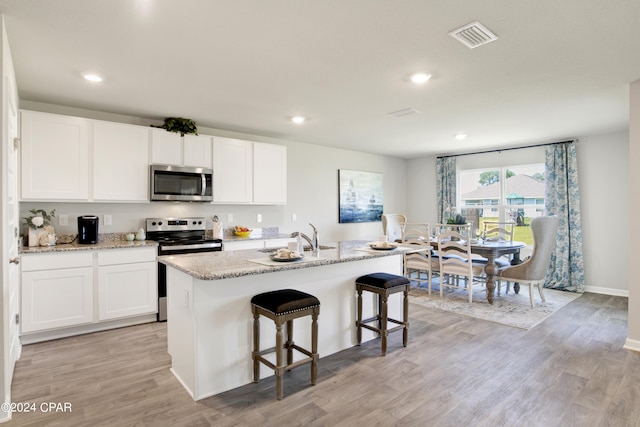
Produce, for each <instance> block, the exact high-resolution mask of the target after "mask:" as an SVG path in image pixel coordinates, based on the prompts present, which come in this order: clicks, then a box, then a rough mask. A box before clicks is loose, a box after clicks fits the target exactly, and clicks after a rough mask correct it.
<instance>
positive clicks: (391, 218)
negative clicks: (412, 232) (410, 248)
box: [382, 214, 407, 242]
mask: <svg viewBox="0 0 640 427" xmlns="http://www.w3.org/2000/svg"><path fill="white" fill-rule="evenodd" d="M406 222H407V217H406V215H403V214H382V233H383V234H384V235H385V236H387V240H388V241H389V242H400V241H402V229H403V228H404V224H405V223H406Z"/></svg>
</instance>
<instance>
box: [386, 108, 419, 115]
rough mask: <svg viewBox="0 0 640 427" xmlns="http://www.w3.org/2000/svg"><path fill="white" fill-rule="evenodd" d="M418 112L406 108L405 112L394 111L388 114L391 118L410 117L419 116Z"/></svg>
mask: <svg viewBox="0 0 640 427" xmlns="http://www.w3.org/2000/svg"><path fill="white" fill-rule="evenodd" d="M417 113H418V110H416V109H415V108H405V109H404V110H398V111H394V112H392V113H387V114H388V115H390V116H393V117H402V116H409V115H411V114H417Z"/></svg>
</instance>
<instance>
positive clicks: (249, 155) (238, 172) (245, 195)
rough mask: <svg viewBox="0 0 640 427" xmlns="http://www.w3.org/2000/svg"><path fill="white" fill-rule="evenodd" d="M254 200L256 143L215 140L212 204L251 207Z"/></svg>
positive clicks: (215, 138) (228, 139)
mask: <svg viewBox="0 0 640 427" xmlns="http://www.w3.org/2000/svg"><path fill="white" fill-rule="evenodd" d="M252 201H253V143H252V142H250V141H243V140H240V139H232V138H223V137H214V138H213V202H214V203H234V204H249V203H251V202H252Z"/></svg>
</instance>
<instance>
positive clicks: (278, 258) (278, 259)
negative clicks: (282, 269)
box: [269, 254, 304, 262]
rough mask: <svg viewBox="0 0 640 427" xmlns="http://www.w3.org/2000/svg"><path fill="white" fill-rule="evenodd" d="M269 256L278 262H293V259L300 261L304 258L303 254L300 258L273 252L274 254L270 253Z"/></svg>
mask: <svg viewBox="0 0 640 427" xmlns="http://www.w3.org/2000/svg"><path fill="white" fill-rule="evenodd" d="M269 258H271V259H272V260H273V261H277V262H293V261H300V260H301V259H303V258H304V256H301V257H298V258H290V257H286V258H280V257H279V256H278V255H275V254H272V255H269Z"/></svg>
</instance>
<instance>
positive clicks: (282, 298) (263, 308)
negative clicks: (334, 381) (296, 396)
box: [251, 289, 320, 400]
mask: <svg viewBox="0 0 640 427" xmlns="http://www.w3.org/2000/svg"><path fill="white" fill-rule="evenodd" d="M251 312H252V313H253V352H252V353H251V357H252V359H253V382H256V383H257V382H258V381H260V362H261V363H264V364H265V365H266V366H268V367H269V368H271V369H273V371H274V372H275V375H276V397H277V398H278V400H282V396H283V394H284V391H283V390H284V387H283V382H282V376H283V375H284V373H285V371H288V370H290V369H293V368H295V367H298V366H300V365H304V364H306V363H311V384H312V385H315V384H316V379H317V377H318V359H319V356H318V315H319V314H320V300H318V298H316V297H314V296H313V295H310V294H307V293H304V292H301V291H296V290H294V289H282V290H278V291H272V292H265V293H263V294H258V295H255V296H254V297H253V298H251ZM260 315H263V316H265V317H267V318H269V319H271V320H273V321H274V322H275V324H276V345H275V347H271V348H268V349H266V350H260ZM304 316H311V351H309V350H307V349H304V348H302V347H300V346H297V345H296V344H295V343H294V342H293V319H297V318H299V317H304ZM285 323H286V324H287V341H286V342H284V333H283V330H282V327H283V325H284V324H285ZM285 349H286V350H287V363H286V364H285V363H284V357H283V351H284V350H285ZM293 350H297V351H299V352H300V353H303V354H305V355H306V356H308V357H306V358H304V359H301V360H298V361H297V362H295V363H294V362H293ZM273 352H275V353H276V364H275V365H274V364H273V363H271V362H270V361H268V360H267V359H265V358H264V357H262V356H263V355H264V354H267V353H273Z"/></svg>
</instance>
